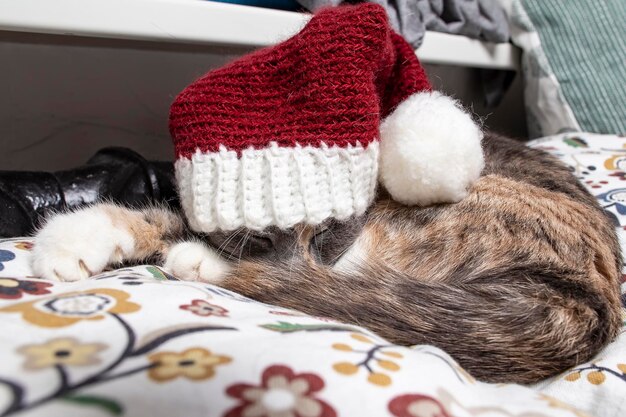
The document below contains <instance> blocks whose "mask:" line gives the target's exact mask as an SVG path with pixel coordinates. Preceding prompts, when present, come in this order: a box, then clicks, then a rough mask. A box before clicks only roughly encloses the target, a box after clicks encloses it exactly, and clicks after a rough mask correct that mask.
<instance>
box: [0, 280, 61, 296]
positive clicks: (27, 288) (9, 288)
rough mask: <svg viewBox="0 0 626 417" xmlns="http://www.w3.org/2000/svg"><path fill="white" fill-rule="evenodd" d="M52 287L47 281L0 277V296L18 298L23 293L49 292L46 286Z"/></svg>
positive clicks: (40, 293)
mask: <svg viewBox="0 0 626 417" xmlns="http://www.w3.org/2000/svg"><path fill="white" fill-rule="evenodd" d="M49 287H52V284H50V283H48V282H40V281H29V280H25V279H15V278H0V298H4V299H13V300H14V299H18V298H22V296H23V295H24V294H31V295H42V294H50V291H49V290H47V289H46V288H49Z"/></svg>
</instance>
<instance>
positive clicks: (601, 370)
mask: <svg viewBox="0 0 626 417" xmlns="http://www.w3.org/2000/svg"><path fill="white" fill-rule="evenodd" d="M616 368H617V370H614V369H611V368H607V367H605V366H598V365H596V364H595V363H592V364H591V365H589V366H583V367H579V368H576V369H574V370H573V371H572V372H570V373H569V374H567V375H565V376H564V377H563V379H564V380H566V381H569V382H575V381H578V380H580V379H581V376H582V375H584V374H585V373H586V380H587V382H589V383H590V384H593V385H600V384H603V383H604V381H606V378H607V375H608V376H610V377H616V378H618V379H621V380H622V381H623V382H626V364H623V363H618V364H617V365H616Z"/></svg>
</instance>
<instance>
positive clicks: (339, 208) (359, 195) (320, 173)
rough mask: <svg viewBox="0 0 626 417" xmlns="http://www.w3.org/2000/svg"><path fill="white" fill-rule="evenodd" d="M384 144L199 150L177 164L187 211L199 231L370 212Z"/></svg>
mask: <svg viewBox="0 0 626 417" xmlns="http://www.w3.org/2000/svg"><path fill="white" fill-rule="evenodd" d="M378 152H379V151H378V143H377V142H373V143H371V144H369V145H368V146H367V147H363V146H361V145H358V146H349V147H347V148H340V147H328V146H322V147H319V148H315V147H311V146H306V147H300V146H296V147H295V148H285V147H279V146H278V145H277V144H276V143H271V144H270V146H269V147H267V148H264V149H246V150H244V151H242V153H241V156H240V157H238V156H237V153H236V152H234V151H229V150H227V149H226V148H224V147H222V148H220V150H219V152H208V153H202V152H200V151H199V150H198V151H196V153H195V154H194V155H192V157H191V158H190V159H188V158H181V159H179V160H178V161H177V162H176V164H175V167H176V179H177V181H178V187H179V193H180V199H181V204H182V207H183V210H184V211H185V214H186V216H187V220H188V221H189V225H190V226H191V228H192V229H193V230H195V231H197V232H205V233H209V232H213V231H215V230H224V231H227V230H234V229H237V228H240V227H246V228H250V229H254V230H261V229H263V228H265V227H267V226H272V225H274V226H278V227H280V228H288V227H291V226H294V225H295V224H298V223H307V224H319V223H321V222H323V221H324V220H325V219H327V218H330V217H334V218H337V219H339V220H343V219H347V218H348V217H350V216H352V215H360V214H363V213H364V212H365V210H366V209H367V207H368V206H369V204H370V203H371V202H372V200H373V198H374V193H375V190H376V183H377V173H378Z"/></svg>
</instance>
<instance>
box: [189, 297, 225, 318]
mask: <svg viewBox="0 0 626 417" xmlns="http://www.w3.org/2000/svg"><path fill="white" fill-rule="evenodd" d="M180 309H181V310H187V311H190V312H192V313H193V314H195V315H196V316H202V317H209V316H216V317H228V310H226V309H225V308H224V307H220V306H218V305H215V304H211V303H209V302H207V301H205V300H193V301H192V302H191V304H183V305H181V306H180Z"/></svg>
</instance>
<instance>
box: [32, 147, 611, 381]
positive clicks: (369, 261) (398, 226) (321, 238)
mask: <svg viewBox="0 0 626 417" xmlns="http://www.w3.org/2000/svg"><path fill="white" fill-rule="evenodd" d="M483 148H484V152H485V159H486V166H485V169H484V171H483V175H482V176H481V178H480V179H479V180H478V181H477V182H476V183H475V184H474V185H473V187H472V188H471V189H470V190H469V194H468V195H467V197H466V198H465V199H463V200H462V201H461V202H459V203H457V204H447V205H436V206H432V207H427V208H417V207H406V206H402V205H400V204H398V203H396V202H394V201H392V200H391V199H390V198H389V197H388V196H386V195H385V193H384V191H381V192H380V193H379V197H378V199H377V200H376V202H375V203H374V204H373V206H372V207H371V209H370V210H369V212H368V213H367V215H366V216H364V217H363V218H360V219H353V221H350V222H344V223H340V222H329V223H327V224H325V225H323V226H322V227H310V226H297V227H295V228H294V229H293V230H287V231H281V230H277V229H269V230H267V231H265V232H263V233H251V232H248V231H238V232H235V233H215V234H211V235H208V236H195V237H194V238H193V240H189V236H190V235H189V232H188V231H187V230H186V228H185V224H184V221H183V220H182V219H181V217H180V216H179V215H177V214H174V213H172V212H170V211H168V210H166V209H162V208H150V209H146V210H139V211H133V210H129V209H125V208H122V207H119V206H115V205H110V204H102V205H99V206H95V207H91V208H86V209H83V210H81V211H78V212H74V213H67V214H61V215H58V216H56V217H53V218H51V219H50V220H49V221H48V223H47V224H46V225H45V226H44V227H43V228H42V230H40V232H39V233H38V235H37V237H36V243H35V248H34V258H33V259H34V264H33V266H34V270H35V272H36V273H38V274H42V275H43V276H44V277H47V278H51V279H61V280H76V279H81V278H87V277H88V276H90V275H93V274H95V273H98V272H100V271H102V270H103V268H105V267H106V266H107V265H110V264H114V263H117V262H121V261H132V260H137V261H138V260H145V259H154V258H155V257H156V258H157V259H158V258H160V259H161V260H162V261H163V262H164V263H165V266H167V267H169V268H170V269H171V270H172V271H173V273H174V274H176V275H178V276H180V277H182V278H185V279H192V280H193V279H199V280H205V281H209V282H213V283H217V284H219V285H221V286H223V287H225V288H228V289H231V290H234V291H236V292H239V293H241V294H243V295H246V296H249V297H251V298H254V299H256V300H259V301H262V302H266V303H271V304H277V305H280V306H283V307H288V308H293V309H297V310H300V311H302V312H305V313H309V314H312V315H317V316H327V317H331V318H334V319H337V320H341V321H344V322H349V323H354V324H358V325H362V326H365V327H367V328H369V329H370V330H373V331H374V332H376V333H378V334H379V335H380V336H382V337H384V338H386V339H388V340H389V341H391V342H394V343H398V344H403V345H415V344H433V345H435V346H438V347H440V348H442V349H444V350H445V351H447V352H448V353H450V354H451V355H452V356H453V357H454V358H455V359H456V360H458V361H459V363H460V364H461V365H462V366H463V367H465V369H467V370H468V371H470V372H471V373H472V374H473V375H474V376H476V377H477V378H479V379H483V380H487V381H494V382H501V381H507V382H520V383H530V382H535V381H538V380H540V379H542V378H546V377H548V376H552V375H554V374H556V373H558V372H561V371H564V370H565V369H567V368H569V367H571V366H574V365H576V364H579V363H581V362H583V361H586V360H588V359H589V358H591V357H592V356H593V355H595V354H596V353H597V352H598V351H599V350H600V349H601V348H602V347H603V346H605V345H606V344H607V343H608V342H609V341H611V340H612V339H613V338H614V336H615V335H616V334H617V332H618V329H619V326H620V300H619V278H620V266H621V257H620V249H619V245H618V241H617V238H616V234H615V230H614V227H613V225H612V224H611V222H610V221H609V219H608V217H607V216H606V215H605V213H604V212H603V211H602V209H601V208H600V207H599V205H598V204H597V203H596V201H595V199H594V198H593V197H592V196H591V195H590V194H589V193H588V192H586V191H585V190H584V188H583V187H582V186H581V185H580V184H579V183H578V182H577V180H576V179H575V178H574V176H573V175H572V174H571V173H570V172H569V171H568V170H567V169H566V168H565V167H564V166H562V165H561V164H560V163H558V162H557V161H556V160H555V159H553V158H552V157H550V156H548V155H547V154H545V153H543V152H541V151H538V150H533V149H529V148H527V147H525V146H523V145H521V144H519V143H517V142H514V141H511V140H508V139H503V138H497V137H494V136H492V135H487V136H486V137H485V139H484V141H483ZM185 240H187V241H185ZM344 252H345V253H344Z"/></svg>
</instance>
